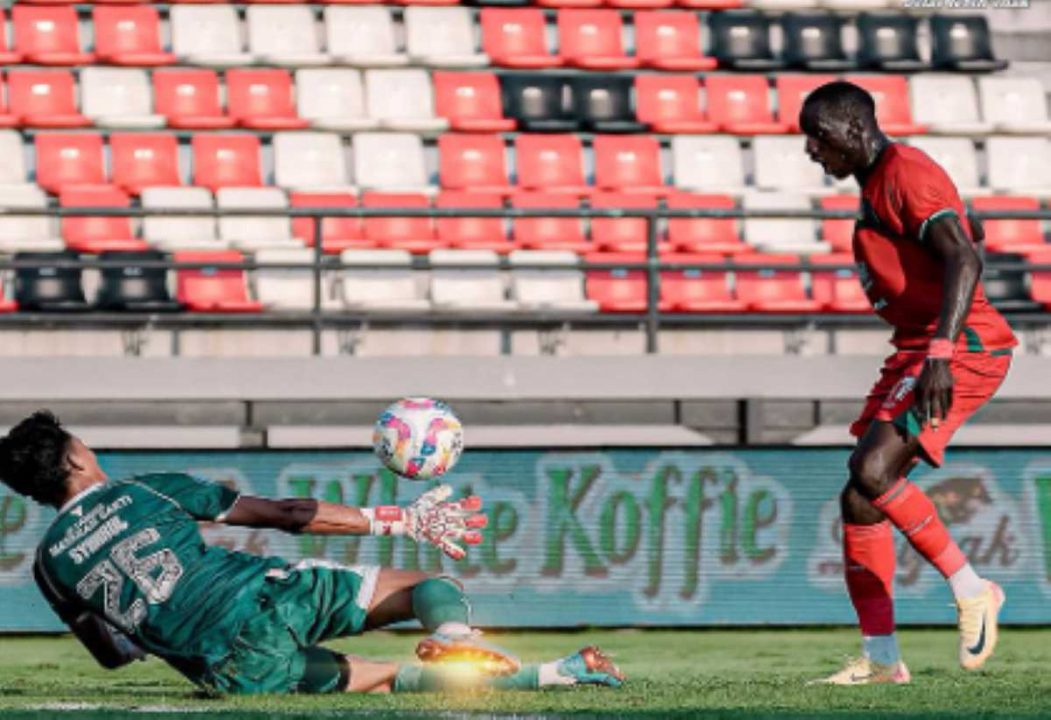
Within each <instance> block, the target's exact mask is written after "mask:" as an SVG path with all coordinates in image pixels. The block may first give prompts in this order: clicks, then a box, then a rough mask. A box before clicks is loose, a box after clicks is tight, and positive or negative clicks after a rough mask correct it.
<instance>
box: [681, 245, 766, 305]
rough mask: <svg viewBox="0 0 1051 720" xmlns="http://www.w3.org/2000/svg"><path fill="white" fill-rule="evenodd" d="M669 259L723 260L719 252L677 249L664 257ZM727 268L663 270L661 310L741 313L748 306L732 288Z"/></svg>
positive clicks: (712, 261)
mask: <svg viewBox="0 0 1051 720" xmlns="http://www.w3.org/2000/svg"><path fill="white" fill-rule="evenodd" d="M661 261H662V262H666V263H681V264H683V265H685V264H688V263H689V264H703V263H710V264H716V263H722V262H725V260H724V258H722V257H720V256H718V255H703V254H696V255H694V254H687V253H674V254H668V255H665V256H663V257H662V258H661ZM728 276H729V273H728V272H727V271H726V270H701V269H689V270H686V269H683V270H662V271H661V310H663V311H665V312H676V313H741V312H744V311H745V310H746V309H747V306H746V305H745V303H744V302H742V301H741V300H738V299H737V298H735V297H734V296H733V293H731V292H730V285H729V280H728Z"/></svg>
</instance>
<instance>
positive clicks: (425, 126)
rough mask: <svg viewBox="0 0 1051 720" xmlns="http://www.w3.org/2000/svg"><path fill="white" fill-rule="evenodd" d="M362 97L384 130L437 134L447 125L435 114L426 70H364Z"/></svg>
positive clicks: (373, 117) (445, 121) (370, 113)
mask: <svg viewBox="0 0 1051 720" xmlns="http://www.w3.org/2000/svg"><path fill="white" fill-rule="evenodd" d="M411 9H415V8H410V10H411ZM419 9H420V10H433V9H436V8H419ZM437 9H441V8H437ZM365 97H366V105H367V107H368V109H369V117H371V118H372V119H373V120H375V121H376V122H377V123H378V125H379V126H380V127H381V128H382V129H384V130H403V131H406V132H419V133H436V132H440V131H442V130H445V129H446V128H447V127H448V126H449V121H448V120H446V119H445V118H441V117H435V115H434V93H433V91H432V90H431V78H430V75H429V74H428V73H427V71H426V70H419V69H415V68H414V69H407V68H406V69H397V70H366V71H365Z"/></svg>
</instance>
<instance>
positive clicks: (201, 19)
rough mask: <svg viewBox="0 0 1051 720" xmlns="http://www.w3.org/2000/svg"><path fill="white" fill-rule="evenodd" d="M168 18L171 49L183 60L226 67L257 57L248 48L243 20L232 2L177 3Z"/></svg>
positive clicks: (250, 60) (245, 63)
mask: <svg viewBox="0 0 1051 720" xmlns="http://www.w3.org/2000/svg"><path fill="white" fill-rule="evenodd" d="M168 18H169V21H170V23H171V34H172V51H173V52H174V53H175V54H176V55H177V56H178V57H179V60H180V61H181V62H183V63H185V64H187V65H205V66H208V67H218V68H224V67H238V66H241V65H250V64H251V63H252V62H253V61H254V58H253V57H252V55H251V53H248V52H245V49H244V39H243V37H242V32H241V21H240V20H239V19H238V17H237V9H236V8H235V7H234V6H233V5H175V6H173V7H172V9H171V10H170V11H169V14H168Z"/></svg>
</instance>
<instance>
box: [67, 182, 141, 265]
mask: <svg viewBox="0 0 1051 720" xmlns="http://www.w3.org/2000/svg"><path fill="white" fill-rule="evenodd" d="M58 204H59V205H60V206H62V207H74V208H79V207H102V208H116V207H130V205H131V202H130V200H129V198H128V196H127V195H126V194H125V193H124V192H123V191H122V190H118V189H117V188H114V187H99V188H93V187H67V188H63V190H62V192H61V193H60V194H59V196H58ZM62 237H63V238H64V239H65V241H66V247H68V248H69V249H70V250H75V251H77V252H82V253H87V254H89V255H97V254H99V253H101V252H107V251H131V250H147V249H149V246H148V245H147V244H146V243H145V242H144V241H142V240H140V239H138V238H136V237H135V234H134V233H133V232H132V229H131V218H130V217H115V216H105V217H81V216H75V217H64V218H62Z"/></svg>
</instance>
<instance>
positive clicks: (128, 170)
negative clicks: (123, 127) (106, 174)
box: [109, 133, 182, 195]
mask: <svg viewBox="0 0 1051 720" xmlns="http://www.w3.org/2000/svg"><path fill="white" fill-rule="evenodd" d="M109 148H110V155H111V160H112V163H111V164H112V167H113V184H114V185H117V186H118V187H121V188H123V189H124V190H125V191H126V192H128V193H130V194H132V195H138V194H139V193H141V192H142V191H143V189H144V188H148V187H157V186H162V187H163V186H168V187H171V186H174V185H182V179H181V178H180V176H179V143H178V142H177V141H176V139H175V136H174V135H169V134H167V133H114V134H113V135H110V138H109Z"/></svg>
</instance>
